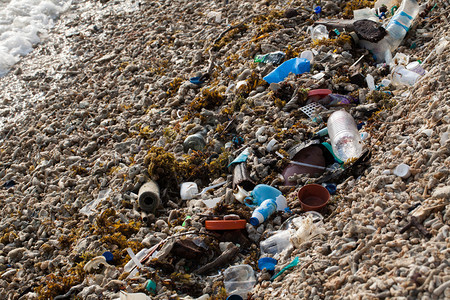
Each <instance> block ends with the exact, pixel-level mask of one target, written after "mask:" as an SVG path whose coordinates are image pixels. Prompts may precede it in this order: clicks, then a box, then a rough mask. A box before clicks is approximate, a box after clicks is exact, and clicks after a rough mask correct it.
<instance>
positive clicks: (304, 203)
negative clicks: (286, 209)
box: [297, 183, 330, 211]
mask: <svg viewBox="0 0 450 300" xmlns="http://www.w3.org/2000/svg"><path fill="white" fill-rule="evenodd" d="M297 196H298V199H299V200H300V205H301V207H302V209H303V210H304V211H311V210H314V211H319V210H321V209H322V208H323V207H325V205H326V204H327V203H328V201H329V200H330V193H329V192H328V190H327V189H326V188H324V187H323V186H321V185H320V184H315V183H313V184H307V185H305V186H303V187H302V188H301V189H300V190H299V191H298V194H297Z"/></svg>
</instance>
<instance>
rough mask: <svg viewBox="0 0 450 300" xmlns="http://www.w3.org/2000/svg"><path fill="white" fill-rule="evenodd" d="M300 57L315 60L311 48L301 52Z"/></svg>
mask: <svg viewBox="0 0 450 300" xmlns="http://www.w3.org/2000/svg"><path fill="white" fill-rule="evenodd" d="M300 58H306V59H307V60H309V62H310V63H312V62H313V61H314V54H313V53H312V51H311V50H305V51H303V52H302V53H301V54H300Z"/></svg>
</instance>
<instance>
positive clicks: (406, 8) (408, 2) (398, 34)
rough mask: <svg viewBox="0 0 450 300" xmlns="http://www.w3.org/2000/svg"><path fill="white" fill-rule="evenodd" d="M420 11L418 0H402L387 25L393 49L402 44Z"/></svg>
mask: <svg viewBox="0 0 450 300" xmlns="http://www.w3.org/2000/svg"><path fill="white" fill-rule="evenodd" d="M418 13H419V3H417V1H416V0H403V1H402V4H401V5H400V8H399V9H398V10H397V12H396V13H395V15H394V16H393V17H392V18H391V20H390V21H389V23H388V25H387V26H386V31H387V32H388V33H389V45H390V48H391V51H394V50H395V49H397V47H398V46H399V45H400V43H401V42H402V40H403V38H404V37H405V35H406V34H407V33H408V30H409V28H410V27H411V24H412V23H413V21H414V19H415V18H416V17H417V14H418Z"/></svg>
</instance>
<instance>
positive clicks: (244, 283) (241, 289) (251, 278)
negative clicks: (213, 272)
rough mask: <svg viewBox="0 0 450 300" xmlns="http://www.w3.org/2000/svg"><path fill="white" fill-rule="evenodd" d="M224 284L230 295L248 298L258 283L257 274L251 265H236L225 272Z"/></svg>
mask: <svg viewBox="0 0 450 300" xmlns="http://www.w3.org/2000/svg"><path fill="white" fill-rule="evenodd" d="M223 277H224V278H223V284H224V286H225V290H226V291H227V293H228V294H235V295H239V296H241V297H243V298H246V297H247V293H248V292H250V291H251V290H252V289H253V287H254V286H255V283H256V278H255V272H254V271H253V269H252V267H251V266H250V265H246V264H243V265H236V266H231V267H228V269H226V270H225V271H224V272H223Z"/></svg>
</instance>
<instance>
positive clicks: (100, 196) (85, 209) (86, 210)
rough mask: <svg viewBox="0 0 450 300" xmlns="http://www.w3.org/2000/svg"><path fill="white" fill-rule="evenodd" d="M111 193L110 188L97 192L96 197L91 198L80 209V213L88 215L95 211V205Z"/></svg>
mask: <svg viewBox="0 0 450 300" xmlns="http://www.w3.org/2000/svg"><path fill="white" fill-rule="evenodd" d="M109 193H111V189H106V190H102V191H100V192H99V193H98V196H97V199H95V200H92V201H91V202H89V203H88V204H86V205H85V206H84V207H83V208H82V209H80V213H82V214H85V215H86V216H90V215H92V214H94V213H96V211H97V210H96V209H95V208H96V207H97V206H98V205H99V204H100V202H101V201H102V200H103V199H106V198H107V197H108V196H109Z"/></svg>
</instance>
